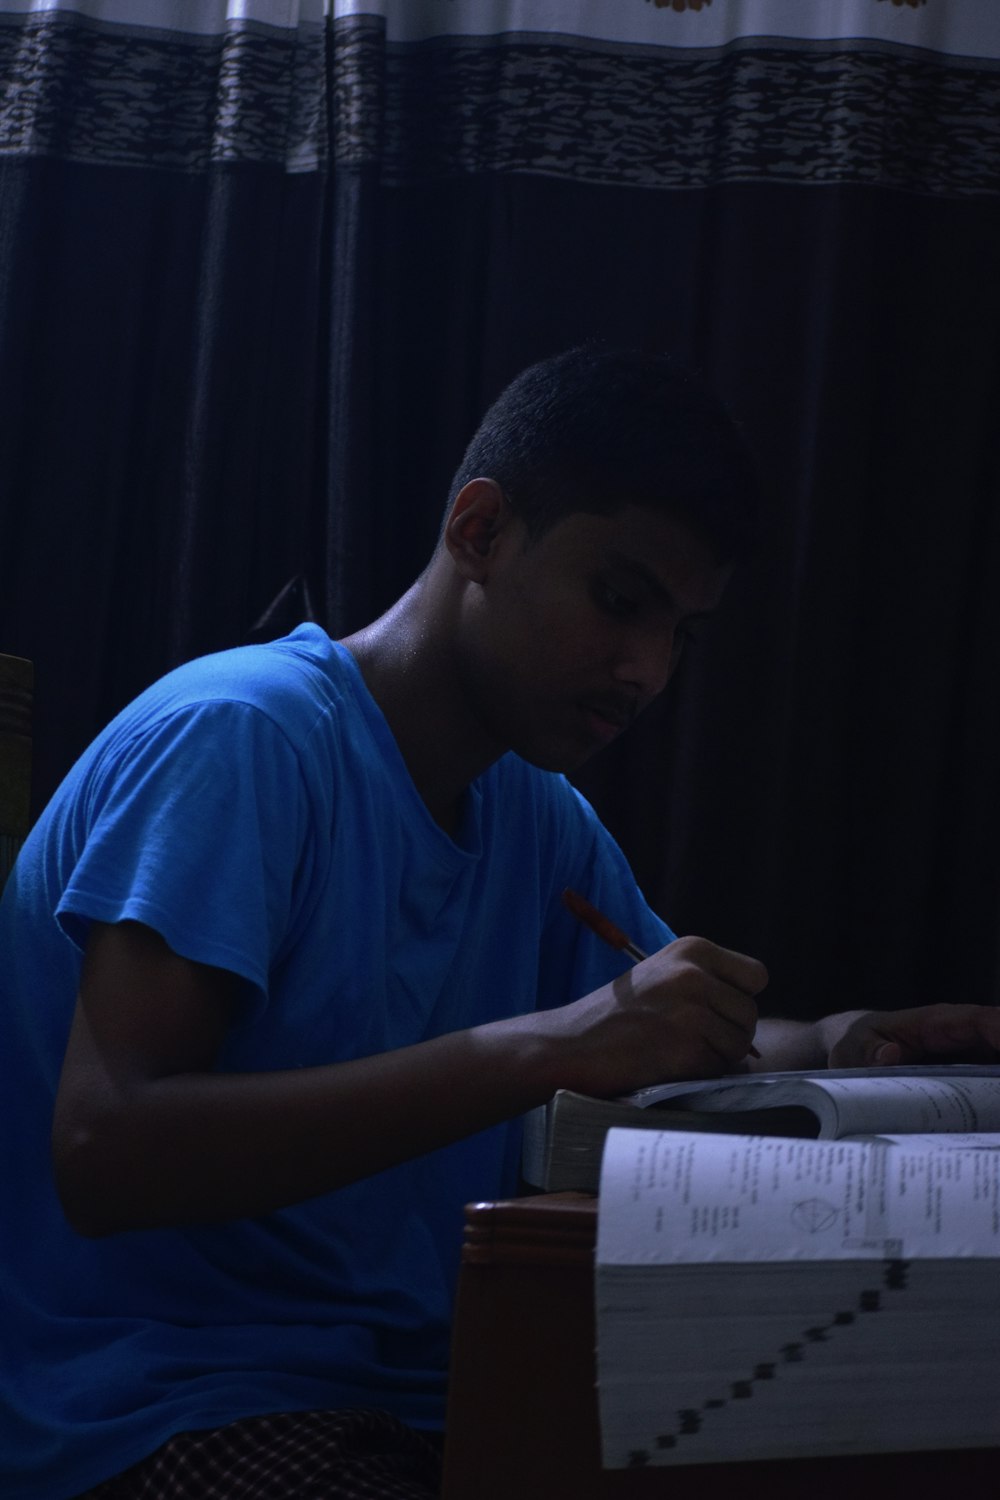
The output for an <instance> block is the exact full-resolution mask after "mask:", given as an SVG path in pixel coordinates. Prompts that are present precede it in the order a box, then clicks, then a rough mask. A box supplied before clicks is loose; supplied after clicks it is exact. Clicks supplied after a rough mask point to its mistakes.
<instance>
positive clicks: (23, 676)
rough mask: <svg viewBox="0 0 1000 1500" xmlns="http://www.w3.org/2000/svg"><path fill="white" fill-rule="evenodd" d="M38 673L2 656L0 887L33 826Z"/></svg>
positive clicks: (29, 665) (20, 660)
mask: <svg viewBox="0 0 1000 1500" xmlns="http://www.w3.org/2000/svg"><path fill="white" fill-rule="evenodd" d="M34 682H35V672H34V667H33V665H32V663H31V662H30V661H25V659H24V657H22V656H2V655H0V890H3V887H4V882H5V881H6V879H7V876H8V875H9V874H10V872H11V870H12V869H13V866H14V861H15V859H16V858H17V852H18V850H19V849H20V847H21V845H22V844H23V842H24V839H25V837H26V835H27V832H28V829H29V827H30V826H31V710H32V702H33V695H34Z"/></svg>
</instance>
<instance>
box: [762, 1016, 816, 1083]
mask: <svg viewBox="0 0 1000 1500" xmlns="http://www.w3.org/2000/svg"><path fill="white" fill-rule="evenodd" d="M754 1045H755V1046H756V1048H757V1050H758V1052H759V1053H760V1057H759V1058H755V1057H751V1058H749V1059H748V1068H749V1071H750V1072H752V1073H779V1072H785V1071H788V1070H791V1069H809V1068H825V1067H826V1059H827V1052H828V1049H827V1047H826V1046H825V1045H824V1039H823V1033H822V1023H821V1022H814V1021H778V1020H763V1021H759V1022H758V1023H757V1030H756V1032H755V1034H754Z"/></svg>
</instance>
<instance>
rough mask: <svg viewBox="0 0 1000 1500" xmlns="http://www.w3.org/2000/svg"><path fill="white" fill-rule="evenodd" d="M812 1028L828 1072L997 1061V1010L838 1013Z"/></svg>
mask: <svg viewBox="0 0 1000 1500" xmlns="http://www.w3.org/2000/svg"><path fill="white" fill-rule="evenodd" d="M816 1025H817V1030H818V1031H819V1033H820V1036H821V1037H822V1039H823V1043H824V1046H825V1050H826V1054H827V1066H828V1067H830V1068H889V1067H897V1066H899V1065H900V1064H905V1063H934V1062H940V1063H949V1062H982V1063H997V1062H1000V1009H998V1008H996V1007H994V1006H991V1005H919V1006H915V1007H914V1008H913V1009H912V1010H867V1011H858V1010H852V1011H841V1012H839V1013H838V1014H836V1015H831V1016H825V1017H824V1019H823V1020H822V1021H818V1022H817V1023H816Z"/></svg>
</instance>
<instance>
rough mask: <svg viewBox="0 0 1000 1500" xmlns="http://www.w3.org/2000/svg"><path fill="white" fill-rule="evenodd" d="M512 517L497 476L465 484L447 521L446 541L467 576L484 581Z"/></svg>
mask: <svg viewBox="0 0 1000 1500" xmlns="http://www.w3.org/2000/svg"><path fill="white" fill-rule="evenodd" d="M509 518H510V507H509V505H508V504H507V497H506V496H505V495H504V492H503V490H502V489H501V488H500V486H499V485H498V484H497V482H496V480H495V479H470V480H469V482H468V484H464V485H463V486H462V488H461V489H460V490H459V492H458V494H457V495H456V496H455V502H454V504H453V505H452V507H451V513H450V514H449V516H448V519H447V521H446V522H445V527H444V544H445V546H446V547H447V549H448V552H449V554H450V556H451V559H452V561H453V562H454V564H455V566H456V568H457V569H458V571H459V573H461V575H462V576H463V578H469V579H471V580H472V581H473V582H475V583H482V582H483V580H484V579H485V577H486V575H487V572H488V571H489V562H490V557H491V555H492V552H493V548H494V544H495V542H496V539H497V537H498V536H499V535H500V532H501V531H502V530H503V528H504V526H505V525H506V524H507V522H508V520H509Z"/></svg>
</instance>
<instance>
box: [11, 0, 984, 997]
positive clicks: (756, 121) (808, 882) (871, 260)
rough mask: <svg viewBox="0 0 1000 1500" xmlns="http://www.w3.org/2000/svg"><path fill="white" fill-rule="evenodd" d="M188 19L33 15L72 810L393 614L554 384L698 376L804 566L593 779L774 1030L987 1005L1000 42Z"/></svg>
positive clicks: (46, 755) (408, 14) (24, 278)
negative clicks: (160, 682) (667, 364)
mask: <svg viewBox="0 0 1000 1500" xmlns="http://www.w3.org/2000/svg"><path fill="white" fill-rule="evenodd" d="M970 7H971V8H970ZM200 9H201V11H202V29H201V31H199V32H198V33H192V32H190V31H185V30H184V27H183V25H182V24H181V23H180V22H179V21H178V22H177V23H176V24H172V23H171V13H172V12H173V13H174V14H176V15H180V14H181V13H182V12H183V14H184V15H187V16H190V7H181V6H176V5H173V6H171V5H170V4H169V3H167V0H164V3H163V4H162V5H158V6H157V7H156V17H157V24H156V25H152V24H149V20H148V18H149V15H150V12H149V11H148V10H147V12H146V17H147V21H146V23H143V20H142V12H141V7H139V6H138V5H133V6H132V21H131V22H129V21H128V20H127V19H123V16H126V13H127V12H128V10H129V7H128V5H127V4H126V3H125V0H119V3H118V4H117V5H116V6H115V8H114V15H113V16H112V15H111V14H110V10H109V8H108V7H106V6H103V5H102V4H101V0H90V3H89V4H87V5H80V6H78V7H76V8H73V7H71V6H69V5H66V6H64V7H61V8H58V9H53V10H47V11H45V12H36V13H27V14H25V13H23V12H22V11H21V10H20V9H18V10H16V11H15V10H14V8H13V7H5V6H4V5H3V3H2V0H0V91H2V92H0V401H2V408H0V409H2V411H3V413H4V421H3V424H2V427H0V649H5V650H7V651H11V652H15V653H19V654H22V655H26V656H30V657H32V658H33V659H34V660H35V662H36V667H37V680H38V703H39V710H38V724H37V738H36V744H37V765H36V800H39V801H40V800H42V799H43V798H44V797H45V796H47V795H48V793H49V791H50V790H51V789H52V786H53V785H54V783H55V780H56V779H57V778H58V776H59V775H61V774H62V772H63V771H64V770H65V769H66V767H67V765H68V764H69V762H70V761H71V759H72V757H73V756H74V755H75V754H76V753H77V752H78V751H79V749H80V748H81V747H82V745H83V744H84V743H85V741H86V740H87V739H88V738H89V737H90V735H91V734H92V733H93V732H94V731H95V730H96V729H97V728H98V727H99V725H100V724H101V723H102V722H103V721H104V720H105V719H106V718H107V717H108V716H109V715H110V714H111V713H112V712H113V711H114V710H115V709H116V708H117V707H118V706H120V704H121V703H122V702H123V701H125V699H126V698H127V697H129V696H130V695H131V694H132V693H134V692H135V691H137V690H138V689H139V688H141V687H142V686H143V685H144V684H145V683H146V682H147V681H149V680H150V679H151V678H152V677H154V676H156V675H157V674H158V673H160V672H162V671H163V670H165V669H166V668H168V667H169V666H171V665H173V664H174V663H176V662H177V661H180V660H182V659H184V658H185V657H188V656H190V655H194V654H196V653H198V652H201V651H205V650H211V649H214V648H216V647H219V646H225V645H230V644H234V643H237V642H240V641H242V640H247V639H258V638H261V637H262V636H263V635H267V634H277V633H280V631H281V630H283V629H284V628H286V627H287V626H289V625H291V624H293V623H294V622H295V620H296V619H297V618H301V617H303V616H305V615H313V616H315V617H316V618H319V619H320V620H321V621H322V622H323V623H325V624H326V625H327V626H328V628H330V629H331V631H333V632H334V633H335V634H336V633H341V632H342V631H344V630H347V629H350V628H353V627H356V626H357V625H359V624H361V623H363V622H364V621H365V620H366V619H368V618H370V617H371V616H373V615H374V614H375V613H376V612H378V611H379V610H380V609H382V608H384V607H385V606H386V605H387V604H388V603H389V602H390V601H391V600H392V599H393V598H394V597H395V595H396V594H397V593H399V592H400V591H401V590H402V589H403V588H405V587H406V585H407V584H408V583H409V582H410V581H411V580H412V578H413V576H414V575H415V573H416V572H417V571H418V570H419V568H420V567H421V566H422V565H423V562H424V561H425V559H426V556H427V553H428V552H429V549H430V547H431V545H432V544H433V540H434V537H435V535H436V531H437V527H438V524H439V520H440V513H441V509H442V506H443V502H444V496H445V493H446V489H447V484H448V480H449V478H450V475H451V472H452V469H453V468H454V466H455V464H456V462H457V460H458V457H459V455H460V453H461V449H462V447H463V445H464V442H465V440H466V439H467V437H468V435H469V434H470V432H471V430H472V428H473V427H474V425H475V422H476V420H477V418H478V416H479V414H480V413H481V411H482V409H483V407H484V406H485V404H486V403H487V402H488V401H489V400H490V399H491V398H492V396H493V395H495V394H496V392H497V391H498V390H499V389H500V388H501V387H502V385H503V384H504V383H505V382H506V381H507V380H508V379H509V378H510V377H511V376H512V375H513V374H514V373H516V371H517V370H519V369H520V368H522V367H523V366H524V365H525V364H527V363H528V362H530V361H531V360H533V359H535V358H537V357H540V356H542V355H545V354H548V353H551V352H554V351H555V350H557V349H559V348H561V347H563V346H565V345H567V344H569V343H573V342H576V341H578V340H580V339H582V338H585V337H589V336H593V335H596V336H599V337H603V338H607V339H609V340H612V341H615V342H622V343H633V344H641V345H646V346H649V347H665V348H670V349H673V350H675V351H676V352H677V353H679V354H680V355H682V356H684V357H685V358H687V359H689V360H690V361H692V362H693V363H695V364H696V365H697V366H699V367H700V368H701V369H702V370H703V372H704V373H705V374H706V375H707V376H708V377H709V378H710V379H711V380H712V381H713V382H714V383H715V385H716V386H717V387H718V388H719V389H720V391H721V392H722V394H723V395H724V396H725V397H726V398H727V399H728V400H729V402H730V404H731V405H732V407H733V408H734V410H735V411H736V413H737V414H738V415H739V417H740V418H741V420H742V421H743V422H744V424H745V426H746V428H747V431H748V434H749V436H750V438H751V441H752V444H753V446H754V448H755V450H756V452H757V454H758V458H759V462H760V466H761V470H762V474H763V476H764V481H765V487H766V491H767V494H768V497H769V503H770V526H769V534H768V537H767V541H766V544H765V545H764V547H763V548H762V549H761V551H760V553H759V555H758V556H757V557H756V558H755V559H754V560H753V561H752V563H751V564H750V565H749V566H747V567H746V568H745V569H744V570H743V572H742V574H741V576H739V577H738V578H737V580H736V581H735V583H734V585H733V588H732V591H731V596H730V598H729V599H728V601H727V603H726V606H725V607H724V610H723V612H722V615H721V616H720V618H719V619H718V621H717V622H713V625H712V627H711V628H710V630H707V631H705V632H704V634H703V636H702V638H701V639H700V640H699V641H698V642H697V643H696V645H695V647H694V649H693V650H692V652H691V653H690V655H689V657H688V659H687V660H686V661H685V663H684V664H683V667H682V670H681V673H680V674H679V678H678V681H677V684H676V692H673V693H672V694H671V695H670V696H669V697H668V698H667V699H665V700H664V701H663V703H662V704H660V705H657V706H656V707H655V708H654V709H652V710H651V711H650V712H649V714H648V716H647V718H646V720H645V722H641V723H640V725H639V726H637V728H636V730H635V731H634V733H633V735H632V736H630V737H629V739H628V740H626V741H623V742H622V743H621V744H620V745H617V746H614V747H612V748H611V749H610V750H609V751H608V752H606V753H605V754H604V755H603V756H602V757H601V758H600V759H599V760H598V761H595V762H594V764H593V765H592V767H590V768H588V770H587V772H586V773H585V774H584V775H582V776H581V777H580V781H581V784H582V785H583V786H584V789H585V790H586V791H587V792H588V794H589V795H591V796H592V798H593V800H594V801H595V802H596V803H597V805H598V807H599V809H600V810H601V812H602V814H603V815H604V817H605V818H606V820H607V821H608V823H609V824H610V826H611V827H612V829H613V831H614V832H615V833H616V834H617V836H618V837H619V839H620V840H621V842H622V844H623V845H624V847H625V848H626V851H627V852H628V854H629V856H630V858H631V859H632V861H633V864H634V866H635V868H636V870H637V873H638V875H639V878H640V880H641V882H642V884H643V886H644V888H645V890H646V892H647V894H648V896H649V897H650V899H651V901H652V902H653V904H654V905H655V906H656V907H657V908H658V909H659V910H660V911H662V912H663V914H664V915H665V916H666V917H667V919H668V920H669V921H671V923H672V924H673V925H674V926H675V927H677V928H678V929H679V930H682V931H700V932H703V933H705V934H706V935H708V936H711V937H713V938H715V939H716V940H717V941H720V942H723V943H725V944H728V945H730V946H734V947H738V948H741V949H744V950H746V951H749V952H752V953H755V954H757V955H759V956H760V957H762V958H764V960H765V961H766V962H767V963H768V965H769V968H770V970H771V973H772V986H771V991H770V1004H771V1005H772V1007H773V1008H774V1009H775V1010H778V1011H782V1012H785V1013H791V1014H800V1015H811V1014H816V1013H819V1012H821V1011H824V1010H827V1009H830V1008H831V1007H846V1006H855V1005H858V1006H861V1005H865V1006H868V1005H887V1006H899V1005H906V1004H911V1003H917V1002H923V1001H928V1000H936V999H942V1000H949V1001H959V1000H979V1001H982V1000H996V999H1000V993H998V991H1000V962H998V949H1000V942H998V931H1000V861H998V857H997V853H996V850H997V847H998V843H1000V796H998V792H997V786H996V783H997V776H996V771H995V763H996V760H997V754H998V749H1000V708H998V683H1000V629H998V625H997V620H996V607H995V603H994V594H995V582H994V580H995V579H996V578H997V577H998V576H1000V572H998V570H1000V521H998V514H1000V511H998V501H1000V493H998V491H1000V437H998V430H1000V429H998V422H997V415H996V414H997V411H998V410H1000V336H998V335H1000V284H998V278H997V276H996V270H995V267H996V266H997V264H1000V70H998V67H1000V65H998V59H1000V24H998V21H997V20H994V21H992V22H991V21H990V20H989V18H988V17H987V18H986V19H985V20H983V19H982V7H979V13H980V21H979V22H976V20H975V15H974V11H975V7H974V5H972V0H952V3H951V4H950V5H948V6H947V7H946V6H945V4H944V0H927V4H926V5H924V6H920V7H917V6H909V5H908V6H905V7H904V6H895V5H889V4H886V3H884V0H853V3H852V4H851V5H850V6H846V7H845V8H844V13H845V15H846V16H847V17H848V19H849V21H850V22H851V26H849V27H848V28H847V30H846V32H845V33H844V34H843V35H840V34H838V35H836V36H832V35H812V36H810V35H808V34H805V33H804V32H803V34H801V35H796V36H788V35H785V34H779V33H776V32H775V30H774V28H771V30H768V27H767V25H766V24H765V23H766V21H767V15H768V10H769V6H768V0H759V6H758V9H757V11H754V8H753V7H742V8H741V15H743V16H744V19H745V17H746V16H747V15H749V16H750V19H751V20H754V19H755V18H756V19H757V20H758V21H759V24H758V25H757V27H756V29H755V30H754V32H753V34H748V33H746V32H745V29H744V31H742V32H741V31H738V30H737V29H734V28H735V27H736V21H735V19H734V14H735V13H734V12H733V10H732V8H731V7H730V8H727V7H726V6H724V5H723V4H722V3H721V0H715V3H714V4H710V3H708V0H705V3H704V4H702V5H701V6H698V7H693V6H689V7H686V8H685V7H673V6H670V7H666V6H659V5H657V6H651V5H649V4H647V3H645V0H621V3H620V4H617V5H615V6H613V7H608V6H606V5H602V4H598V3H590V4H581V5H580V6H579V13H580V24H579V26H577V27H575V28H574V30H573V32H572V34H570V33H569V32H568V31H567V30H566V29H565V25H564V26H563V29H561V30H560V29H559V27H557V26H556V25H555V24H553V25H552V26H550V27H549V29H545V25H544V22H545V18H546V16H547V14H548V12H549V10H551V9H552V7H551V5H549V4H547V3H541V4H539V5H538V6H537V7H534V8H533V9H532V13H531V14H532V25H533V28H534V29H533V30H531V31H525V30H523V29H522V30H516V29H514V27H515V25H518V26H522V27H523V26H524V25H525V24H526V23H525V21H524V16H525V15H526V14H527V12H526V11H525V8H524V7H523V6H522V7H515V6H511V7H510V14H511V17H512V18H513V19H512V21H511V28H510V29H509V30H506V31H502V32H494V33H491V34H483V31H482V26H481V25H478V27H477V24H476V18H475V13H476V12H477V11H478V12H479V13H480V14H481V13H482V8H481V7H477V6H473V5H468V4H463V3H461V0H427V3H424V0H402V3H400V0H378V3H375V0H373V3H372V4H370V5H368V6H366V7H365V8H364V9H362V8H361V7H360V6H359V5H354V4H339V3H338V4H335V5H332V6H330V5H328V6H326V7H324V6H323V5H322V4H321V3H320V0H315V4H309V3H306V0H303V3H301V4H298V5H296V4H291V3H289V0H284V3H282V4H278V3H277V0H258V3H257V5H256V7H255V6H253V5H250V6H247V7H243V8H241V10H240V15H239V16H238V17H235V18H234V17H230V16H228V15H227V7H226V5H225V3H224V0H220V3H218V4H215V3H211V0H205V3H204V5H203V6H202V7H200ZM500 9H501V10H502V9H503V7H500ZM778 9H780V7H778ZM787 9H788V8H787V7H784V11H783V13H784V12H787ZM324 11H327V12H331V13H329V14H324ZM490 11H491V15H492V16H494V18H495V17H496V15H497V13H498V8H497V7H491V8H490ZM565 12H566V7H565V6H563V7H562V8H561V10H560V12H559V13H560V15H561V16H563V17H565ZM681 12H683V13H681ZM946 12H947V14H946ZM553 14H555V11H553ZM608 17H610V18H611V19H610V20H608ZM970 17H971V18H972V19H970ZM599 21H600V22H602V24H603V30H602V26H601V25H598V24H597V23H598V22H599ZM604 23H606V24H604ZM862 23H863V24H862ZM494 24H495V22H494ZM696 28H702V29H701V30H697V29H696ZM921 28H924V29H923V30H921Z"/></svg>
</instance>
